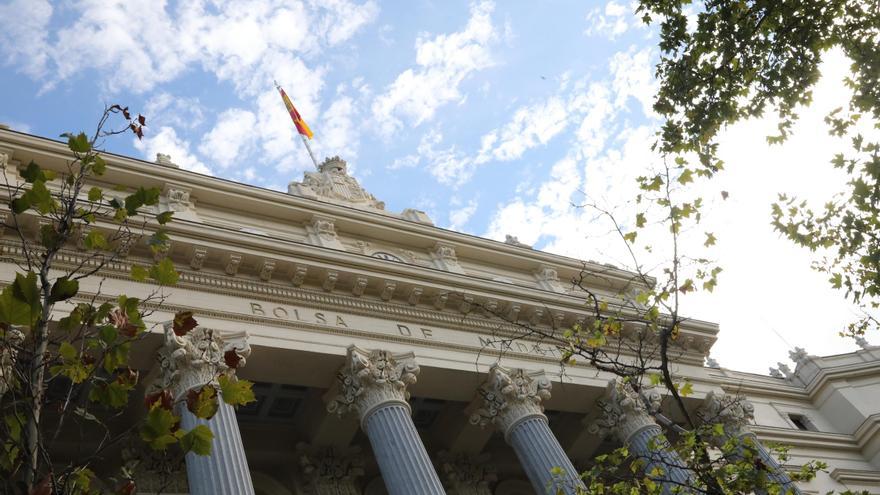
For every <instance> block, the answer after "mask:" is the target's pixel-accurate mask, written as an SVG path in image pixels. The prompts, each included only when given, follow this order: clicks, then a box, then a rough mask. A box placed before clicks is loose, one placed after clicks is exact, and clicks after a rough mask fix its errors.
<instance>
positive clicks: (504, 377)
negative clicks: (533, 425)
mask: <svg viewBox="0 0 880 495" xmlns="http://www.w3.org/2000/svg"><path fill="white" fill-rule="evenodd" d="M550 387H551V385H550V380H548V379H547V378H546V377H545V376H544V372H543V371H537V372H531V373H530V372H527V371H526V370H524V369H522V368H515V369H507V368H504V367H502V366H500V365H497V364H495V365H493V366H492V369H490V370H489V377H488V378H487V379H486V381H485V382H484V383H483V385H482V386H480V388H479V390H477V393H478V394H479V397H478V398H477V401H478V408H477V410H476V412H474V413H473V414H471V417H470V422H471V424H474V425H478V426H480V427H483V428H485V427H486V426H487V425H489V424H494V425H495V426H497V427H498V428H499V429H500V430H501V432H502V433H503V434H504V437H505V438H506V437H507V434H508V433H509V432H510V430H511V429H512V428H513V427H514V426H515V425H517V424H518V423H520V422H521V421H522V420H524V419H528V418H531V417H535V416H540V417H545V416H544V406H543V405H542V404H541V403H542V402H543V401H545V400H547V399H549V398H550Z"/></svg>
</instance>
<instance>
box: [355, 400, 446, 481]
mask: <svg viewBox="0 0 880 495" xmlns="http://www.w3.org/2000/svg"><path fill="white" fill-rule="evenodd" d="M362 424H363V427H364V431H365V432H366V434H367V437H368V438H369V439H370V445H372V447H373V454H374V455H375V457H376V462H377V463H378V464H379V471H381V473H382V479H383V480H384V481H385V488H386V489H387V490H388V494H389V495H435V494H445V493H446V492H444V491H443V485H442V484H441V483H440V479H439V478H438V477H437V472H436V471H435V470H434V466H433V465H432V464H431V459H430V458H429V457H428V452H427V451H425V446H424V445H423V444H422V440H421V439H420V438H419V433H418V431H416V426H415V424H414V423H413V421H412V417H411V416H410V411H409V408H407V407H406V406H404V405H403V404H400V403H393V402H392V403H389V404H388V405H383V406H379V407H378V408H376V409H374V410H373V411H372V412H370V414H369V415H368V416H367V417H366V418H364V421H363V423H362Z"/></svg>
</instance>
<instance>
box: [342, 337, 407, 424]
mask: <svg viewBox="0 0 880 495" xmlns="http://www.w3.org/2000/svg"><path fill="white" fill-rule="evenodd" d="M418 374H419V366H418V365H417V364H416V362H415V355H414V354H413V353H412V352H407V353H403V354H394V353H391V352H390V351H384V350H379V349H375V350H372V351H368V350H365V349H361V348H359V347H357V346H355V345H351V346H349V347H348V353H347V355H346V357H345V364H344V365H343V366H342V368H340V370H339V372H338V373H337V374H336V379H337V381H336V386H337V389H336V391H335V396H333V397H332V399H330V400H329V401H328V403H327V411H328V412H330V413H335V414H338V415H339V416H344V415H346V414H349V413H350V412H357V413H358V416H359V417H360V420H361V424H362V425H363V424H366V421H367V418H368V417H369V416H370V414H371V413H372V412H374V411H375V410H376V409H378V408H380V407H382V406H384V405H386V404H394V403H396V404H402V405H404V406H405V407H406V408H407V410H410V406H409V403H408V402H407V400H408V399H409V391H407V387H408V386H409V385H412V384H413V383H415V382H416V379H417V377H418ZM331 393H333V392H331Z"/></svg>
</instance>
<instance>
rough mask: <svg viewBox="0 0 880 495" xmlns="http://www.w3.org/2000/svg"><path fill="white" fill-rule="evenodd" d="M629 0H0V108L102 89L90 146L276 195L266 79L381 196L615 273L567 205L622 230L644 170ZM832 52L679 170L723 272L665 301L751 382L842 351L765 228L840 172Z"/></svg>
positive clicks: (71, 125) (651, 41)
mask: <svg viewBox="0 0 880 495" xmlns="http://www.w3.org/2000/svg"><path fill="white" fill-rule="evenodd" d="M633 12H634V6H633V5H631V4H629V3H626V2H625V1H624V0H612V1H609V2H605V1H592V2H583V1H573V0H572V1H564V0H553V1H550V2H546V3H539V2H527V1H519V0H516V1H505V2H497V3H496V2H491V1H474V2H463V1H462V2H459V1H439V0H435V1H430V0H411V1H389V2H376V1H371V0H361V1H349V0H321V1H318V0H304V1H296V0H284V1H275V0H253V1H235V2H228V3H227V2H220V1H186V2H169V1H160V0H155V1H150V2H132V1H110V0H62V1H57V2H46V1H43V0H12V1H11V2H10V1H5V2H2V1H0V19H14V20H15V22H8V23H5V25H4V29H3V30H0V62H2V63H3V71H2V72H0V87H2V90H3V91H2V95H3V96H2V101H3V105H2V106H0V122H3V123H6V124H8V125H10V126H11V127H12V128H13V129H16V130H19V131H23V132H28V133H32V134H36V135H40V136H47V137H56V136H58V134H60V133H62V132H66V131H72V130H83V129H87V128H89V127H90V126H92V125H93V124H94V121H95V119H96V117H97V116H98V115H99V114H100V112H101V110H102V109H103V106H104V105H105V104H113V103H121V104H123V105H126V106H129V107H130V108H132V109H133V110H135V111H137V112H140V113H142V114H144V115H145V116H146V118H147V126H148V127H147V128H146V136H145V138H144V139H143V140H142V141H137V140H136V139H134V138H129V137H125V138H119V139H115V140H111V141H110V142H108V143H107V149H108V150H109V151H113V152H116V153H121V154H125V155H130V156H135V157H138V158H143V159H147V160H154V159H155V157H156V153H160V152H161V153H166V154H169V155H170V156H171V159H172V161H174V162H175V163H177V164H178V165H180V166H181V167H183V168H185V169H189V170H193V171H196V172H200V173H204V174H210V175H214V176H217V177H223V178H227V179H232V180H235V181H239V182H243V183H247V184H252V185H256V186H260V187H265V188H269V189H275V190H279V191H286V189H287V184H288V183H289V182H290V181H293V180H301V178H302V173H303V171H306V170H309V169H311V168H312V164H311V162H310V160H309V158H308V155H307V153H306V151H305V149H304V148H303V145H302V143H301V141H300V140H299V138H298V136H297V135H296V134H295V130H294V128H293V126H292V124H291V122H290V118H289V116H288V115H287V113H286V111H285V109H284V106H283V104H282V102H281V100H280V98H279V96H278V93H277V92H276V90H275V88H274V85H273V81H275V80H277V81H278V83H279V84H281V86H282V87H284V89H285V90H286V92H287V93H288V94H289V95H290V97H291V99H292V100H293V102H294V104H295V105H296V106H297V108H298V110H299V112H300V113H301V115H302V116H303V118H304V119H305V120H306V122H308V124H309V125H310V126H311V128H312V130H313V131H314V132H315V139H314V140H313V141H312V146H313V148H314V150H315V154H316V155H317V156H318V157H319V159H320V158H321V157H325V156H332V155H340V156H342V157H343V158H344V159H346V160H347V161H348V163H349V168H350V171H351V172H352V174H353V175H354V176H355V177H357V179H358V180H359V181H360V182H361V184H362V185H363V186H364V187H365V188H366V189H367V190H368V191H370V192H371V193H373V194H374V195H375V196H376V197H377V198H378V199H380V200H383V201H385V203H386V208H387V209H389V210H391V211H401V210H403V209H404V208H417V209H421V210H424V211H426V212H427V213H428V215H429V216H430V217H431V218H432V219H433V221H434V222H435V224H436V225H437V226H439V227H442V228H447V229H451V230H456V231H460V232H465V233H469V234H474V235H479V236H483V237H488V238H492V239H496V240H503V239H504V237H505V235H507V234H510V235H514V236H517V237H518V238H519V240H520V241H521V242H524V243H527V244H530V245H533V246H534V247H535V248H536V249H541V250H544V251H548V252H553V253H557V254H562V255H566V256H571V257H574V258H578V259H592V260H597V261H600V262H604V263H613V264H615V265H618V266H621V267H628V266H630V265H629V264H628V262H627V259H626V256H625V251H624V249H623V246H622V244H621V241H620V239H618V238H616V237H615V236H614V235H610V234H609V228H608V225H607V223H606V222H603V221H602V220H601V219H599V218H597V216H596V214H595V211H594V210H591V209H590V208H583V207H579V205H583V204H586V203H595V204H599V205H602V206H603V207H606V208H609V209H612V210H613V211H615V213H616V214H619V215H622V216H621V218H624V219H625V220H624V223H625V224H626V223H627V222H629V219H632V218H634V214H631V213H632V212H631V211H630V209H631V205H627V204H625V203H626V201H625V199H624V198H631V197H633V196H634V195H635V191H636V185H635V182H634V178H635V177H636V176H638V175H642V174H644V173H645V170H646V169H647V168H649V167H651V166H656V164H657V163H658V158H657V156H656V155H654V154H652V152H651V150H650V145H651V143H652V142H653V141H654V133H655V131H656V129H657V126H658V124H659V119H658V116H657V115H656V114H655V113H654V112H653V110H652V101H653V94H654V92H655V90H656V88H657V82H656V81H655V80H654V78H653V67H654V64H655V63H656V61H657V59H658V52H657V49H656V42H657V31H656V29H654V28H653V27H648V26H645V25H644V24H642V23H641V22H640V21H639V20H638V18H637V16H635V15H633ZM847 66H848V62H847V60H846V59H845V58H844V57H843V56H842V55H840V54H839V53H834V52H830V53H828V54H826V56H825V62H824V64H823V74H826V76H823V78H822V80H821V81H820V83H819V85H818V87H817V88H816V92H815V101H814V103H813V104H812V105H811V106H810V107H808V108H805V109H802V111H801V112H800V114H801V121H800V123H799V124H798V126H797V128H796V129H795V132H794V133H793V136H792V138H791V139H790V140H789V141H788V142H787V143H786V144H784V145H782V146H773V147H770V146H768V145H767V144H766V141H765V136H766V135H768V134H770V133H771V132H772V131H773V124H772V120H771V119H769V118H764V119H757V120H752V121H748V122H744V123H739V124H737V125H735V126H733V127H730V128H728V129H725V130H724V131H723V132H722V134H721V137H720V143H721V146H720V156H721V158H722V159H723V160H724V161H725V163H726V171H725V172H723V173H721V174H719V175H718V176H717V178H716V179H714V180H713V181H712V183H711V184H707V185H699V186H698V188H699V191H698V192H699V193H700V194H703V195H704V196H705V197H706V198H707V208H706V211H705V213H704V218H703V221H702V223H701V225H700V227H699V229H700V230H699V233H702V232H703V231H711V232H713V234H714V235H715V236H716V237H717V238H718V244H717V246H716V247H715V248H714V249H713V251H712V252H711V253H709V254H708V256H711V257H712V259H714V260H716V261H717V263H718V264H719V265H720V266H722V267H723V269H724V271H723V272H722V274H721V277H720V280H719V286H718V288H717V289H716V290H715V291H714V292H713V293H712V294H708V293H702V294H697V295H695V296H689V297H687V298H686V300H684V301H683V302H682V305H683V306H682V308H683V312H684V313H685V314H687V315H689V316H692V317H694V318H699V319H703V320H708V321H712V322H716V323H719V324H720V327H721V332H720V334H719V340H718V342H717V344H716V345H715V347H714V348H713V350H712V356H713V357H714V358H715V359H717V360H718V361H719V362H720V363H721V365H722V366H723V367H726V368H731V369H737V370H743V371H751V372H757V373H764V374H766V373H767V369H768V367H769V366H776V363H777V362H780V361H781V362H785V363H788V364H789V365H790V366H792V367H793V363H792V362H791V361H790V360H789V359H788V351H789V350H790V349H792V348H793V347H794V346H799V347H804V348H806V350H807V351H808V352H809V353H811V354H818V355H828V354H835V353H841V352H849V351H852V350H855V349H856V348H857V347H856V346H855V345H854V344H853V343H852V341H849V340H844V339H842V338H840V337H838V336H837V332H838V331H839V330H840V329H841V328H842V326H843V325H845V324H846V323H847V322H848V321H850V320H851V319H853V318H854V317H855V312H854V310H853V309H852V308H851V307H850V306H849V305H847V304H846V302H845V301H844V299H843V295H842V293H840V292H837V291H833V290H832V289H830V288H829V287H828V284H827V281H826V280H825V278H826V277H824V276H822V275H821V274H817V273H815V272H813V271H812V270H811V269H810V263H811V261H812V260H813V257H812V255H811V253H809V252H806V251H804V250H802V249H799V248H797V247H794V246H793V245H792V244H791V243H789V242H788V241H786V240H784V239H781V238H780V237H779V236H778V235H777V234H776V233H775V232H773V230H772V228H771V226H770V223H769V219H770V204H771V203H772V202H773V200H774V199H775V197H776V194H777V193H778V192H787V193H790V194H795V195H798V197H801V198H805V199H809V200H813V201H817V202H819V204H821V203H822V202H824V200H825V199H827V198H829V197H830V196H831V195H832V194H833V193H835V192H837V191H839V190H842V188H843V186H844V178H843V177H841V176H840V175H839V174H837V173H836V172H835V171H834V170H833V169H832V168H831V166H830V165H829V160H830V158H831V156H832V154H833V153H834V152H835V150H837V149H838V148H839V146H840V144H839V143H838V142H835V141H834V140H833V139H831V138H830V137H828V136H827V134H826V132H825V127H824V124H823V122H822V118H823V116H824V115H825V114H826V113H827V112H828V111H829V110H830V109H832V108H835V107H837V106H840V105H841V104H844V103H845V102H846V100H847V93H846V89H845V88H844V86H843V84H842V82H841V78H842V75H843V74H845V73H846V71H847ZM722 190H723V191H726V192H727V193H728V194H729V199H727V200H726V201H722V200H720V199H719V198H720V196H719V192H720V191H722ZM630 223H631V222H630ZM695 232H696V231H695ZM651 243H652V246H653V248H654V249H653V252H652V253H650V254H646V253H644V252H641V255H642V256H646V257H647V258H649V259H650V258H651V257H652V256H654V257H657V256H660V257H662V256H663V255H664V254H663V253H667V252H668V251H667V250H666V246H668V241H667V240H666V239H665V237H664V236H658V237H655V238H653V240H652V241H651ZM640 247H641V246H640ZM648 264H649V265H650V263H648ZM870 340H872V339H871V338H870V336H869V341H870ZM873 340H874V341H876V340H878V339H877V338H876V337H875V338H874V339H873ZM874 343H880V342H874Z"/></svg>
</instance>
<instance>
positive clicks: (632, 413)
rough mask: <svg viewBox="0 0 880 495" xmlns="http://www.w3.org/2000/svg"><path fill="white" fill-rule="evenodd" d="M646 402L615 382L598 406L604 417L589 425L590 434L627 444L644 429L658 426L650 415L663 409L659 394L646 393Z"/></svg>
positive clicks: (622, 384)
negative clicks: (613, 437) (608, 437)
mask: <svg viewBox="0 0 880 495" xmlns="http://www.w3.org/2000/svg"><path fill="white" fill-rule="evenodd" d="M643 394H644V396H645V399H647V403H648V404H647V405H646V404H645V400H643V399H642V397H640V396H639V393H638V392H636V391H635V390H633V389H632V388H631V387H629V386H627V385H626V384H624V383H619V382H618V381H617V380H612V381H611V382H610V383H609V384H608V388H607V389H606V390H605V397H604V398H602V399H599V401H598V402H597V404H598V406H599V409H600V410H601V411H602V413H601V416H600V417H599V418H598V419H596V421H594V422H593V423H592V424H591V425H590V428H589V430H590V433H593V434H597V435H601V436H607V435H614V436H616V437H617V439H618V440H619V441H620V442H621V443H623V444H626V443H627V442H628V441H629V439H630V438H631V437H632V436H633V435H635V434H636V433H638V432H639V431H640V430H642V429H643V428H646V427H649V426H656V424H657V423H656V422H655V421H654V418H653V417H652V416H651V412H653V411H657V410H659V409H660V401H661V397H660V394H659V393H658V392H657V391H656V390H644V391H643Z"/></svg>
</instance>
